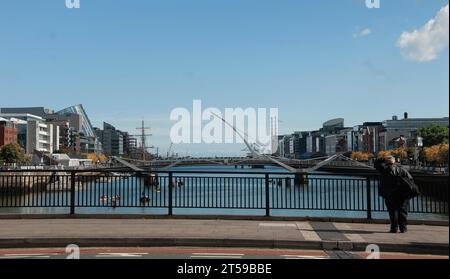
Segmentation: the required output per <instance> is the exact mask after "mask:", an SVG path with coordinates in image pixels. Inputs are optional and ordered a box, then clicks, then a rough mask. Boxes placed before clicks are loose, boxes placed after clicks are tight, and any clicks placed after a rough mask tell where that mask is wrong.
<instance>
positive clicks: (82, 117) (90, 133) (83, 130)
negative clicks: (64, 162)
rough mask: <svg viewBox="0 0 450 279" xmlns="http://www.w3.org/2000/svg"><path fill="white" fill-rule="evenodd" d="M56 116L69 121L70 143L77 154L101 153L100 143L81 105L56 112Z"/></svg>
mask: <svg viewBox="0 0 450 279" xmlns="http://www.w3.org/2000/svg"><path fill="white" fill-rule="evenodd" d="M56 114H58V115H60V119H65V120H68V121H69V125H70V128H72V131H71V132H70V133H69V134H70V137H71V142H72V143H73V148H74V149H75V150H77V152H80V153H97V154H99V153H101V152H102V144H101V141H100V140H99V139H98V138H97V136H96V133H95V131H94V127H93V126H92V124H91V121H90V120H89V117H88V115H87V113H86V111H85V110H84V108H83V105H81V104H78V105H75V106H71V107H68V108H65V109H62V110H60V111H58V112H56Z"/></svg>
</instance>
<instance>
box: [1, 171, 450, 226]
mask: <svg viewBox="0 0 450 279" xmlns="http://www.w3.org/2000/svg"><path fill="white" fill-rule="evenodd" d="M171 170H173V171H176V173H173V174H172V177H171V179H169V174H168V173H158V176H157V177H150V178H149V177H139V176H135V175H133V174H126V173H116V174H114V175H111V176H99V177H96V178H95V179H92V177H81V178H78V179H77V181H76V183H75V184H76V188H75V193H74V196H71V192H70V176H69V175H67V176H64V175H63V176H61V177H58V178H56V179H55V178H54V179H53V180H51V182H49V183H48V185H46V187H44V189H41V190H39V191H37V190H26V189H25V190H24V191H21V192H20V193H17V191H16V192H8V191H7V190H8V189H7V188H6V189H3V190H2V192H1V193H0V213H1V214H46V213H49V214H65V213H69V211H70V203H71V201H74V202H75V205H76V207H75V209H76V213H77V214H148V215H166V214H167V213H168V208H169V207H171V208H172V210H173V214H174V215H246V216H264V215H265V214H266V213H267V205H269V209H270V211H269V212H270V215H271V216H287V217H295V216H298V217H342V218H366V217H367V208H368V206H370V208H371V209H372V212H371V214H372V217H373V218H378V219H379V218H382V219H386V218H388V216H387V213H385V212H384V210H385V208H384V205H383V200H382V199H381V198H380V197H379V196H378V180H377V179H370V180H368V179H367V178H365V177H358V176H349V175H346V176H343V175H332V174H326V173H314V174H310V175H308V176H307V177H302V178H301V180H299V179H298V178H297V179H296V177H295V176H294V175H291V174H288V173H286V172H285V171H284V170H283V169H281V168H277V167H267V166H266V167H265V168H264V169H252V168H245V169H241V168H239V169H235V168H234V167H224V166H212V167H176V168H172V169H171ZM197 171H198V172H201V173H194V172H197ZM183 172H186V173H183ZM221 172H225V173H221ZM266 174H268V175H266ZM170 182H172V183H170ZM368 183H370V185H369V187H368ZM169 185H171V186H172V192H171V193H170V191H169V189H170V188H169ZM267 185H268V187H267ZM368 189H370V190H368ZM368 191H369V192H370V193H368ZM170 195H171V202H170ZM410 211H411V212H412V213H411V217H410V218H413V219H430V220H431V219H432V220H448V204H447V201H442V200H439V199H436V197H435V196H433V195H427V196H423V197H420V198H416V199H414V200H411V203H410Z"/></svg>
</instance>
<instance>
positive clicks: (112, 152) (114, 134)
mask: <svg viewBox="0 0 450 279" xmlns="http://www.w3.org/2000/svg"><path fill="white" fill-rule="evenodd" d="M94 131H95V133H96V136H97V138H99V139H100V140H101V143H102V147H103V151H104V153H105V154H107V155H109V156H122V155H124V139H123V132H121V131H119V130H117V129H116V128H115V127H114V126H113V125H111V124H109V123H106V122H103V130H101V129H98V128H95V129H94Z"/></svg>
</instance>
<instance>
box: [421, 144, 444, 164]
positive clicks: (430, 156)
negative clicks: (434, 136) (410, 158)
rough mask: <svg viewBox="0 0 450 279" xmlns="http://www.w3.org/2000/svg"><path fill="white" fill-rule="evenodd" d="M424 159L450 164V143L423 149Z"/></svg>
mask: <svg viewBox="0 0 450 279" xmlns="http://www.w3.org/2000/svg"><path fill="white" fill-rule="evenodd" d="M423 153H424V159H425V161H426V162H428V163H432V164H441V165H442V164H448V144H439V145H433V146H430V147H425V148H424V149H423Z"/></svg>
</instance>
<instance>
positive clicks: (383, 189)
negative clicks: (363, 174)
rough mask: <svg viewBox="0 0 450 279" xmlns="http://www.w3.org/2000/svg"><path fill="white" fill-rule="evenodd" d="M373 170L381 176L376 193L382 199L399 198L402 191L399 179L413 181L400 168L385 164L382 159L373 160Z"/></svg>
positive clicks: (408, 174) (395, 165)
mask: <svg viewBox="0 0 450 279" xmlns="http://www.w3.org/2000/svg"><path fill="white" fill-rule="evenodd" d="M375 169H376V170H377V171H378V172H379V173H380V174H381V181H380V186H379V189H378V192H379V194H380V196H382V197H383V198H400V197H401V196H402V193H401V191H404V189H402V188H401V187H400V185H399V178H400V177H405V178H407V179H410V180H413V177H412V176H411V174H410V173H409V172H408V171H407V170H405V169H404V168H403V167H402V166H400V165H397V164H394V165H389V164H386V163H385V160H384V159H377V160H375Z"/></svg>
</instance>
